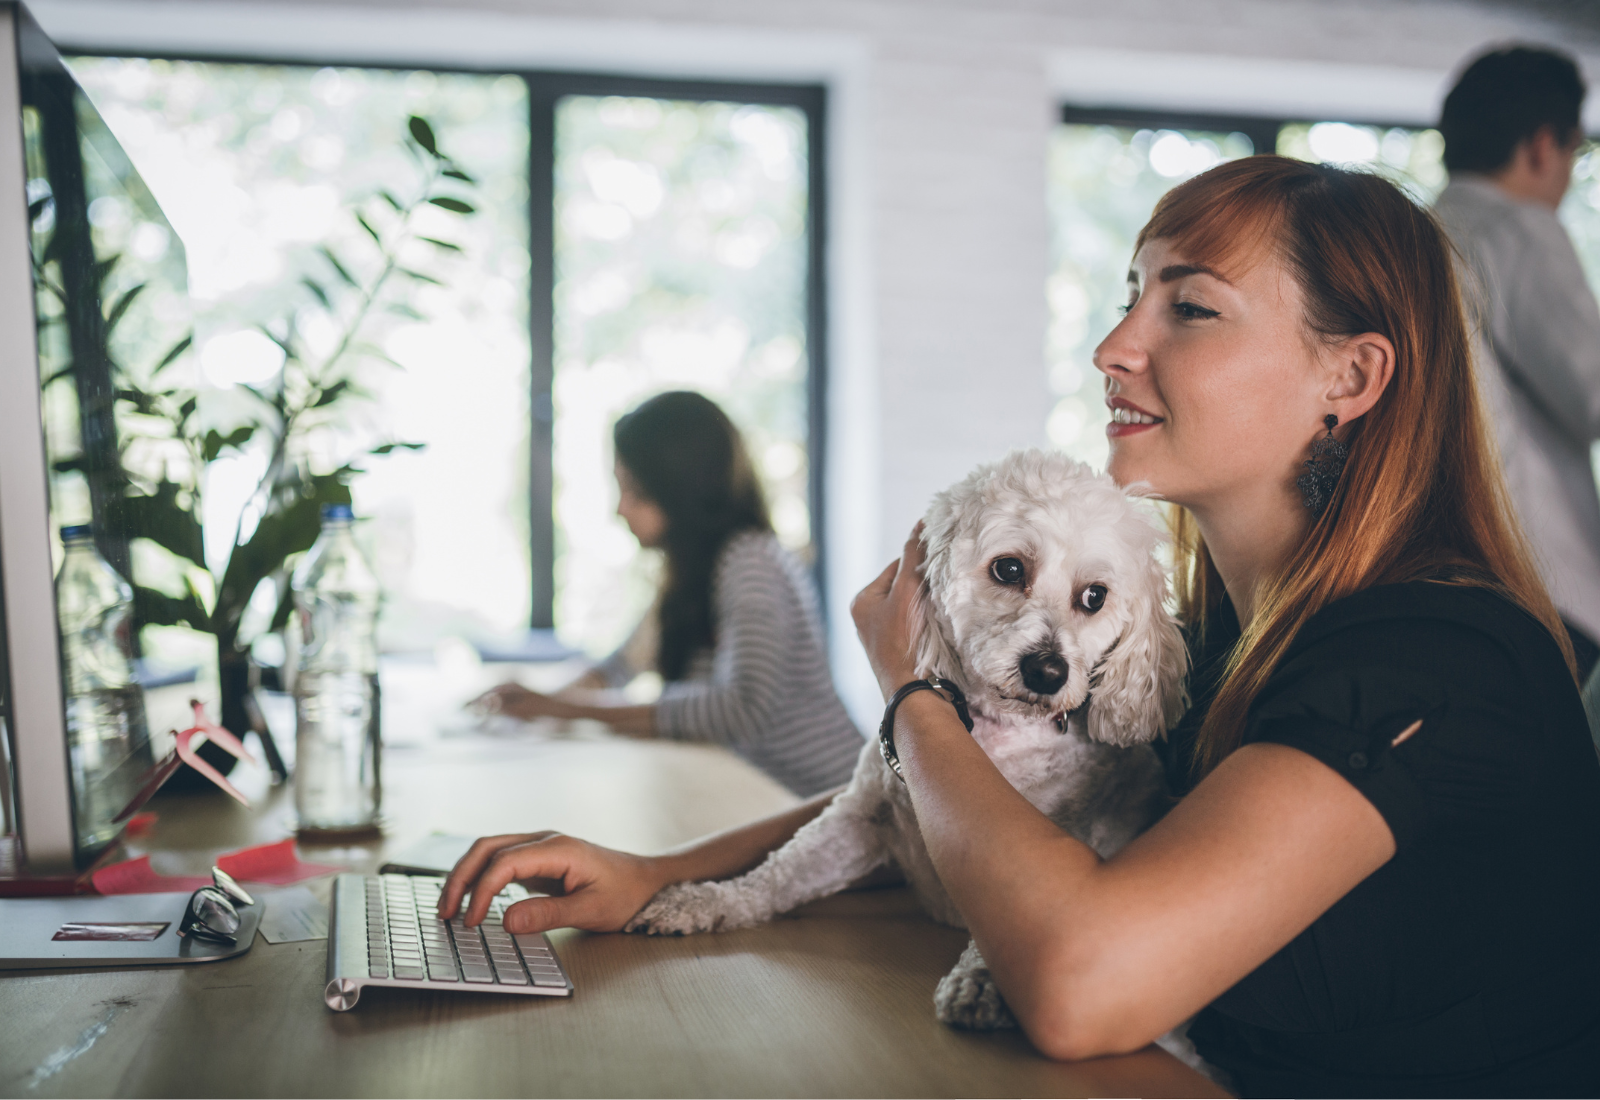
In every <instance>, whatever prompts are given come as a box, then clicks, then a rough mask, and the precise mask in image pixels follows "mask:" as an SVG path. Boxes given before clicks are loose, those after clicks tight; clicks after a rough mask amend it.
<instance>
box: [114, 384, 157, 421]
mask: <svg viewBox="0 0 1600 1100" xmlns="http://www.w3.org/2000/svg"><path fill="white" fill-rule="evenodd" d="M116 399H117V400H118V401H126V402H128V404H130V405H132V406H133V407H134V408H136V409H138V410H139V411H140V412H142V413H144V415H146V416H159V415H160V411H159V410H158V409H157V408H156V399H155V398H154V397H152V396H150V395H149V394H148V393H145V392H144V391H143V390H136V389H124V390H118V391H116Z"/></svg>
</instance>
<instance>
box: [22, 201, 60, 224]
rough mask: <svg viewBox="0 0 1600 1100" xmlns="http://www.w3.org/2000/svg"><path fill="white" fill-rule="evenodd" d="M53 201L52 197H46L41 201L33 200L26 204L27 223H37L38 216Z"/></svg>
mask: <svg viewBox="0 0 1600 1100" xmlns="http://www.w3.org/2000/svg"><path fill="white" fill-rule="evenodd" d="M53 200H54V196H52V195H46V196H45V197H44V198H42V199H34V200H33V201H32V202H30V203H29V204H28V221H29V222H30V223H31V222H36V221H38V220H39V215H40V214H43V213H44V208H45V207H47V206H49V205H50V203H51V202H52V201H53Z"/></svg>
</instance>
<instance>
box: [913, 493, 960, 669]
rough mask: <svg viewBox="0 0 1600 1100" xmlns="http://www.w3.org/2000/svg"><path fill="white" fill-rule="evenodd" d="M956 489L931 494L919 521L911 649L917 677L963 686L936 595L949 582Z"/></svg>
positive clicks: (950, 639)
mask: <svg viewBox="0 0 1600 1100" xmlns="http://www.w3.org/2000/svg"><path fill="white" fill-rule="evenodd" d="M960 488H961V487H960V486H957V487H956V488H955V489H949V490H946V491H945V492H942V493H940V494H938V495H937V496H935V497H934V498H933V504H932V505H931V506H930V507H929V508H928V514H927V515H926V516H924V517H923V520H922V549H923V551H924V557H923V560H922V589H921V591H920V592H919V594H918V600H917V622H916V628H915V633H914V637H913V638H912V652H913V653H915V654H916V660H917V675H918V676H942V677H944V678H945V679H947V680H954V681H955V682H956V683H958V684H961V685H963V686H965V685H966V677H965V676H964V675H962V670H961V659H960V658H959V657H957V656H956V649H955V639H954V638H953V637H952V636H951V631H950V617H949V616H948V615H947V614H946V613H945V609H944V603H943V601H942V600H941V598H940V593H942V592H944V591H945V590H946V588H947V587H948V585H949V583H950V543H951V540H952V537H953V536H954V533H955V521H956V511H957V509H956V499H955V497H956V492H957V490H959V489H960Z"/></svg>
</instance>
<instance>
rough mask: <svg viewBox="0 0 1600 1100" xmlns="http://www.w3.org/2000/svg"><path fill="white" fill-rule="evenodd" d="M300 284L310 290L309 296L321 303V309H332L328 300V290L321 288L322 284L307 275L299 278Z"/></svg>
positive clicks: (331, 304)
mask: <svg viewBox="0 0 1600 1100" xmlns="http://www.w3.org/2000/svg"><path fill="white" fill-rule="evenodd" d="M300 285H301V286H303V287H305V288H306V289H307V290H309V291H311V296H312V297H313V298H315V299H316V300H317V301H319V302H321V303H322V308H323V309H332V308H333V303H332V302H331V301H329V300H328V292H327V291H326V290H323V289H322V284H321V283H319V282H317V281H316V280H315V279H313V278H311V276H309V275H307V276H305V277H304V278H302V279H301V280H300Z"/></svg>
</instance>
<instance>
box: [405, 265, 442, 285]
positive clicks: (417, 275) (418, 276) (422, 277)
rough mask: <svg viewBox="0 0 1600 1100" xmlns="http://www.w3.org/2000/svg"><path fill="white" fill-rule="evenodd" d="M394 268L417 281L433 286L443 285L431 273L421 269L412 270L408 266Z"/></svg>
mask: <svg viewBox="0 0 1600 1100" xmlns="http://www.w3.org/2000/svg"><path fill="white" fill-rule="evenodd" d="M395 270H396V271H398V272H399V273H400V274H402V275H409V276H410V277H411V278H413V279H415V280H417V282H419V283H432V284H433V285H434V286H444V283H443V282H442V281H441V280H439V279H435V278H434V277H433V276H432V275H426V274H424V273H423V272H421V271H412V270H411V269H410V268H409V267H397V268H395Z"/></svg>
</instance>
